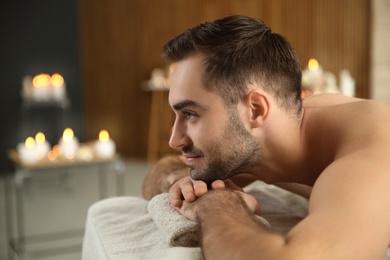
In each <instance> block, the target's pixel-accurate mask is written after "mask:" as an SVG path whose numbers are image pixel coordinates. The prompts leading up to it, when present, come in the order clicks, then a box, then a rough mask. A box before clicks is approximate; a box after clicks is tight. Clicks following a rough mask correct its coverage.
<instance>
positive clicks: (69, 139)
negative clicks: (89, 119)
mask: <svg viewBox="0 0 390 260" xmlns="http://www.w3.org/2000/svg"><path fill="white" fill-rule="evenodd" d="M59 145H60V147H61V153H62V155H63V156H65V158H66V159H70V160H71V159H74V158H75V156H76V154H77V151H78V149H79V141H78V139H77V138H76V137H75V136H74V133H73V130H72V129H70V128H66V129H65V130H64V132H63V134H62V138H61V139H60V141H59Z"/></svg>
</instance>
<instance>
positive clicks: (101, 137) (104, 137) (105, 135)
mask: <svg viewBox="0 0 390 260" xmlns="http://www.w3.org/2000/svg"><path fill="white" fill-rule="evenodd" d="M108 139H110V135H109V134H108V132H107V131H106V130H101V131H100V132H99V140H100V141H101V142H107V141H108Z"/></svg>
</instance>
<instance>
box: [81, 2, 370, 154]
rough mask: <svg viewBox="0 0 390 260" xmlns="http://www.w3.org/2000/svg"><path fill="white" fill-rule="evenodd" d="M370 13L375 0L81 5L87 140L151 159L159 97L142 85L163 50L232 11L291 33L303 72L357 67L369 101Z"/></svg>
mask: <svg viewBox="0 0 390 260" xmlns="http://www.w3.org/2000/svg"><path fill="white" fill-rule="evenodd" d="M369 8H370V5H369V0H343V1H338V0H294V1H291V0H272V1H271V0H241V1H236V0H132V1H129V0H112V1H107V0H81V1H80V21H81V32H82V39H83V57H82V58H83V64H84V88H85V111H86V115H85V118H86V134H87V137H88V138H90V139H92V138H96V136H97V133H98V132H99V130H100V129H102V128H106V129H107V130H108V131H109V132H110V133H111V135H112V137H113V138H114V139H115V140H116V142H117V145H118V150H119V151H120V152H121V153H122V154H124V155H125V156H127V157H139V158H145V156H146V154H147V147H148V133H149V113H150V104H151V93H150V92H144V91H142V90H141V89H140V84H141V82H142V81H144V80H146V79H148V78H149V75H150V71H151V70H152V69H153V68H155V67H158V66H163V64H164V62H163V60H162V59H161V58H160V52H161V48H162V46H163V45H164V44H165V42H167V41H168V40H169V39H171V38H172V37H174V36H175V35H177V34H179V33H181V32H182V31H184V30H186V29H188V28H189V27H193V26H196V25H198V24H199V23H203V22H205V21H210V20H214V19H216V18H219V17H222V16H226V15H230V14H244V15H248V16H252V17H256V18H259V19H262V20H263V21H265V22H266V23H267V24H268V25H270V27H271V28H272V29H273V31H275V32H278V33H281V34H282V35H284V36H286V37H287V38H288V39H289V40H290V41H291V43H292V44H293V46H294V47H295V49H296V50H297V53H298V56H299V57H300V59H301V63H302V67H305V66H306V63H307V61H308V60H309V58H312V57H314V58H316V59H318V60H319V62H320V64H321V65H322V66H323V67H324V69H325V70H329V71H331V72H333V73H335V74H336V75H338V73H339V71H340V70H341V69H343V68H346V69H349V70H350V71H351V73H352V75H353V76H354V77H355V79H356V83H357V95H358V96H360V97H368V93H369V92H368V90H369V85H368V82H369V74H368V73H369V68H368V64H369V60H368V59H369V58H368V57H369V47H370V46H369V23H370V15H369V14H370V10H369ZM165 107H166V112H165V113H172V112H170V109H169V106H168V103H166V104H165ZM167 125H169V123H168V124H167ZM165 131H170V129H166V130H165ZM163 136H165V137H164V138H166V136H169V134H164V135H163ZM167 141H168V140H162V142H163V143H162V145H165V146H168V145H167ZM165 150H166V151H169V148H168V149H165Z"/></svg>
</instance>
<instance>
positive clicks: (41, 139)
mask: <svg viewBox="0 0 390 260" xmlns="http://www.w3.org/2000/svg"><path fill="white" fill-rule="evenodd" d="M45 140H46V138H45V135H44V134H43V133H42V132H38V133H37V134H36V135H35V142H36V143H37V144H43V143H44V142H45Z"/></svg>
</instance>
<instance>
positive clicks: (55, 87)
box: [50, 73, 65, 100]
mask: <svg viewBox="0 0 390 260" xmlns="http://www.w3.org/2000/svg"><path fill="white" fill-rule="evenodd" d="M50 83H51V86H52V88H51V90H52V95H53V98H54V99H56V100H61V99H64V98H65V80H64V78H63V77H62V76H61V75H60V74H58V73H54V74H53V75H52V76H51V78H50Z"/></svg>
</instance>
